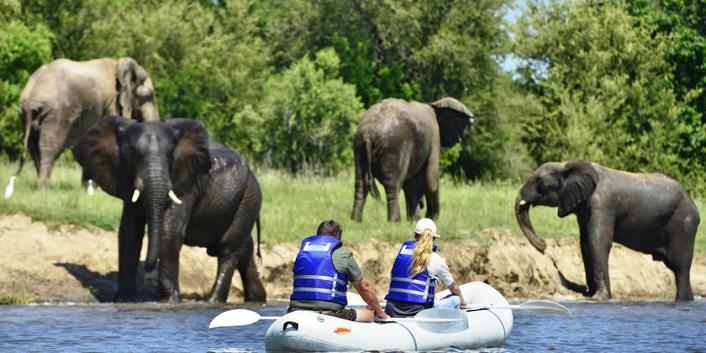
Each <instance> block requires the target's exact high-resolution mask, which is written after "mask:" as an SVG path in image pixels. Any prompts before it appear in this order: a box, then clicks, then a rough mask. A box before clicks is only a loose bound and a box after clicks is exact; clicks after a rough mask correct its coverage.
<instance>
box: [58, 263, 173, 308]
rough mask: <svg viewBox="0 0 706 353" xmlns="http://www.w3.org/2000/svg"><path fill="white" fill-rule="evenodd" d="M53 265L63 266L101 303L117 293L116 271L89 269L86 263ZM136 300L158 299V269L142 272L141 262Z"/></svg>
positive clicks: (109, 299) (111, 299)
mask: <svg viewBox="0 0 706 353" xmlns="http://www.w3.org/2000/svg"><path fill="white" fill-rule="evenodd" d="M54 265H55V266H58V267H63V268H64V269H65V270H66V272H68V273H69V274H71V275H72V276H74V277H75V278H76V279H77V280H78V281H79V282H81V285H82V286H83V287H84V288H86V289H87V290H88V291H89V292H90V293H91V294H92V295H93V297H94V298H96V300H97V301H99V302H101V303H105V302H112V301H114V300H115V297H116V296H117V294H118V273H117V272H116V271H113V272H109V273H107V274H101V273H99V272H94V271H91V270H90V269H89V268H88V267H86V265H79V264H74V263H66V262H57V263H54ZM137 272H138V273H137V298H138V299H137V301H140V302H142V301H159V279H158V274H157V273H158V271H153V272H152V273H146V272H144V264H143V263H142V262H141V263H140V266H139V270H138V271H137Z"/></svg>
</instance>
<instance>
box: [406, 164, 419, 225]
mask: <svg viewBox="0 0 706 353" xmlns="http://www.w3.org/2000/svg"><path fill="white" fill-rule="evenodd" d="M402 190H403V191H404V196H405V203H406V206H407V219H408V220H410V221H414V220H416V219H420V218H422V215H421V207H420V204H421V198H422V196H423V195H424V174H422V173H418V174H417V175H415V176H413V177H412V178H410V179H408V180H407V181H405V183H404V186H403V188H402Z"/></svg>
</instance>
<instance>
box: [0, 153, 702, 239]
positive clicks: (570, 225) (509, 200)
mask: <svg viewBox="0 0 706 353" xmlns="http://www.w3.org/2000/svg"><path fill="white" fill-rule="evenodd" d="M15 168H16V165H15V164H8V163H0V186H1V187H2V188H3V189H4V187H5V185H6V183H7V180H8V179H9V176H10V175H11V174H12V173H13V172H14V170H15ZM35 174H36V173H35V172H34V170H32V169H31V168H26V170H25V171H24V172H23V173H22V175H21V176H20V178H19V179H18V180H17V182H16V185H15V195H14V196H13V198H11V199H9V200H4V199H0V212H2V213H14V212H22V213H25V214H27V215H29V216H31V217H32V218H34V219H36V220H39V221H42V222H45V223H48V224H50V225H56V224H73V225H77V226H88V225H92V226H97V227H100V228H103V229H113V230H114V229H117V227H118V224H119V222H120V212H121V203H120V201H118V200H117V199H115V198H113V197H111V196H108V195H107V194H105V193H103V192H97V193H96V195H95V196H93V197H88V196H87V195H86V190H85V189H84V188H83V187H81V185H80V179H81V173H80V169H79V167H78V166H77V165H75V164H65V165H60V166H58V167H56V168H55V169H54V175H53V177H52V186H51V187H49V188H45V189H37V188H36V186H35V182H36V175H35ZM255 174H256V175H257V177H258V179H259V181H260V185H261V187H262V192H263V196H264V200H263V207H262V213H261V215H262V218H261V222H262V227H263V231H262V234H263V235H262V238H263V242H265V243H275V242H281V241H286V242H298V241H299V240H301V239H302V238H303V237H304V236H307V235H311V234H313V233H314V232H315V230H316V227H317V226H318V224H319V223H320V222H321V221H322V220H325V219H331V218H332V219H335V220H337V221H338V222H340V223H341V224H342V225H343V230H344V241H345V242H352V243H357V242H365V241H368V239H370V238H376V239H378V240H382V241H393V242H400V241H402V240H405V239H407V238H408V236H409V235H410V233H411V231H412V229H413V226H414V225H413V223H410V222H407V221H402V222H400V223H394V224H390V223H387V221H386V219H387V210H386V206H385V202H384V197H383V198H381V199H373V198H372V197H371V196H368V199H367V202H366V205H365V209H364V213H363V222H361V223H356V222H353V221H351V220H350V212H351V208H352V206H353V176H352V174H343V175H341V176H338V177H332V178H321V177H309V176H297V177H292V176H290V175H288V174H285V173H282V172H278V171H273V170H256V171H255ZM519 188H520V186H519V185H512V184H481V183H470V184H456V183H453V182H452V181H451V180H447V179H443V180H442V182H441V215H440V217H439V219H438V221H437V225H438V227H439V233H440V234H441V235H442V238H441V241H442V244H443V242H444V241H452V240H465V239H475V240H479V241H481V242H484V243H485V242H486V241H487V239H488V235H487V234H488V232H487V231H488V230H490V229H493V230H507V231H509V232H512V233H513V235H514V236H522V235H521V232H520V230H519V227H518V226H517V222H516V221H515V216H514V212H513V210H512V204H513V202H514V200H515V197H516V194H517V191H518V190H519ZM379 189H380V190H381V191H382V188H380V187H379ZM403 201H404V197H403V196H402V195H401V196H400V205H403ZM696 201H697V205H698V207H699V209H704V202H703V200H696ZM402 217H403V218H404V217H405V215H404V211H402ZM531 217H532V222H533V224H534V225H535V228H536V231H537V233H538V234H539V235H540V236H542V237H547V238H557V237H564V236H572V237H577V236H578V227H577V225H576V220H575V217H574V216H569V217H566V218H564V219H560V218H558V217H557V215H556V209H555V208H547V207H537V208H533V209H532V211H531ZM703 233H704V227H700V228H699V233H698V234H697V246H696V247H697V249H699V250H700V251H704V250H706V235H704V234H703Z"/></svg>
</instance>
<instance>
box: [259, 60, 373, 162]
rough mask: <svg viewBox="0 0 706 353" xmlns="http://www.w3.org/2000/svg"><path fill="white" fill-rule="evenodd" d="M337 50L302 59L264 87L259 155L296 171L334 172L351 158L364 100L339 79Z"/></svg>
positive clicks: (351, 87)
mask: <svg viewBox="0 0 706 353" xmlns="http://www.w3.org/2000/svg"><path fill="white" fill-rule="evenodd" d="M339 65H340V63H339V59H338V56H337V55H336V53H335V51H334V50H333V49H324V50H321V51H319V52H318V53H317V54H316V59H315V61H311V60H310V59H309V58H306V57H305V58H302V59H300V60H299V61H297V62H296V63H294V65H292V67H291V68H289V69H287V70H286V71H284V72H283V73H282V74H281V75H278V76H275V77H273V78H272V79H271V80H270V81H269V82H268V83H267V86H266V92H267V93H266V94H267V96H266V97H265V99H264V100H263V104H262V105H261V107H260V114H261V116H262V120H261V124H262V125H263V126H264V128H265V130H266V135H265V136H264V139H265V140H264V145H263V148H264V149H263V150H262V151H260V155H261V156H263V157H264V158H261V159H264V160H266V161H269V162H270V163H271V165H272V166H274V167H277V168H285V169H287V170H290V171H292V172H297V171H313V172H317V173H325V174H331V173H336V172H338V171H340V170H341V169H343V168H344V167H347V166H348V165H350V163H351V161H352V159H353V153H352V140H351V136H352V135H353V132H354V129H355V126H356V123H357V121H358V117H359V115H360V113H361V112H362V108H363V106H362V104H361V103H360V100H359V99H358V97H357V96H356V95H355V88H354V87H353V86H352V85H350V84H346V83H344V82H343V81H342V80H341V79H340V78H339V77H338V75H339V74H338V71H339Z"/></svg>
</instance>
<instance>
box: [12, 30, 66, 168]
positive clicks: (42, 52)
mask: <svg viewBox="0 0 706 353" xmlns="http://www.w3.org/2000/svg"><path fill="white" fill-rule="evenodd" d="M52 37H53V36H52V34H51V32H49V30H48V29H47V28H46V27H44V26H42V25H38V26H37V27H36V28H34V29H31V28H29V27H27V26H25V25H24V24H22V23H21V22H17V21H11V22H9V23H7V24H5V25H3V26H2V27H0V132H2V133H0V155H2V156H4V157H6V158H17V157H18V156H19V155H20V153H22V136H23V132H22V129H21V128H20V121H19V115H18V109H17V107H18V100H19V98H20V93H21V92H22V89H23V88H24V85H25V83H26V82H27V79H28V78H29V76H30V75H31V74H32V72H34V71H35V70H36V69H37V68H39V67H40V66H41V65H42V64H44V63H47V62H48V61H49V60H50V59H51V40H52Z"/></svg>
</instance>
